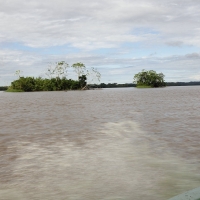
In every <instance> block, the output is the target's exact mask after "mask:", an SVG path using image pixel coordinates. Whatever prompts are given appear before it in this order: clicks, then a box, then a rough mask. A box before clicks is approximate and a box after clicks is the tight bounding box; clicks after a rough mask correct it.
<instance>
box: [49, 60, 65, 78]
mask: <svg viewBox="0 0 200 200" xmlns="http://www.w3.org/2000/svg"><path fill="white" fill-rule="evenodd" d="M68 67H69V65H68V64H67V63H66V62H65V61H60V62H56V63H53V64H50V66H49V67H48V69H47V72H46V75H47V76H48V77H49V78H53V77H55V78H58V77H59V78H62V77H66V76H67V68H68Z"/></svg>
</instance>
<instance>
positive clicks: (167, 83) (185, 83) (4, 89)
mask: <svg viewBox="0 0 200 200" xmlns="http://www.w3.org/2000/svg"><path fill="white" fill-rule="evenodd" d="M196 85H200V81H190V82H166V86H196ZM123 87H136V84H134V83H124V84H118V83H108V84H105V83H101V84H98V85H97V84H92V85H90V88H91V89H95V88H123ZM7 89H8V86H0V91H6V90H7Z"/></svg>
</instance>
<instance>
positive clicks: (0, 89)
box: [0, 86, 8, 91]
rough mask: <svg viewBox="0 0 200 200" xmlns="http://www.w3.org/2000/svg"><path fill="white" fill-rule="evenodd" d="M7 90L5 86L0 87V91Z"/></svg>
mask: <svg viewBox="0 0 200 200" xmlns="http://www.w3.org/2000/svg"><path fill="white" fill-rule="evenodd" d="M7 89H8V87H7V86H0V91H5V90H7Z"/></svg>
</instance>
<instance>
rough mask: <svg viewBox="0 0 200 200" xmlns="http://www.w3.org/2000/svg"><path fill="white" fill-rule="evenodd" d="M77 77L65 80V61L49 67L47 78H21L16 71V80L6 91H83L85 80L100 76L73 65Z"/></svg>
mask: <svg viewBox="0 0 200 200" xmlns="http://www.w3.org/2000/svg"><path fill="white" fill-rule="evenodd" d="M71 67H72V68H73V69H74V72H75V73H76V74H77V75H78V80H72V79H67V70H68V68H69V65H68V64H67V63H66V62H65V61H61V62H56V63H55V64H54V65H52V64H51V65H50V66H49V67H48V69H47V72H46V75H47V77H48V78H42V77H38V78H34V77H23V76H21V71H20V70H17V71H16V73H15V74H16V76H17V77H18V79H17V80H15V81H13V82H12V83H11V86H10V87H9V88H8V91H14V90H15V91H25V92H31V91H59V90H77V89H83V88H85V87H86V85H87V78H88V77H90V78H91V76H92V77H96V78H97V79H98V80H100V77H101V74H100V73H99V72H98V71H97V70H96V69H94V68H92V69H91V70H87V69H86V67H85V65H84V64H83V63H75V64H73V65H72V66H71Z"/></svg>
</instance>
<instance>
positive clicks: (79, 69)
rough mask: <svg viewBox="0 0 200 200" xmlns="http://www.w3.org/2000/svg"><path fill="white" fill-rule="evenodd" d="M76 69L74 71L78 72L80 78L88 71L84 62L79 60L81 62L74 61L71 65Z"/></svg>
mask: <svg viewBox="0 0 200 200" xmlns="http://www.w3.org/2000/svg"><path fill="white" fill-rule="evenodd" d="M71 67H72V68H73V69H74V72H75V73H76V74H77V76H78V79H79V77H80V76H81V75H84V74H85V73H86V67H85V65H84V64H83V63H81V62H79V63H74V64H73V65H72V66H71Z"/></svg>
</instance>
